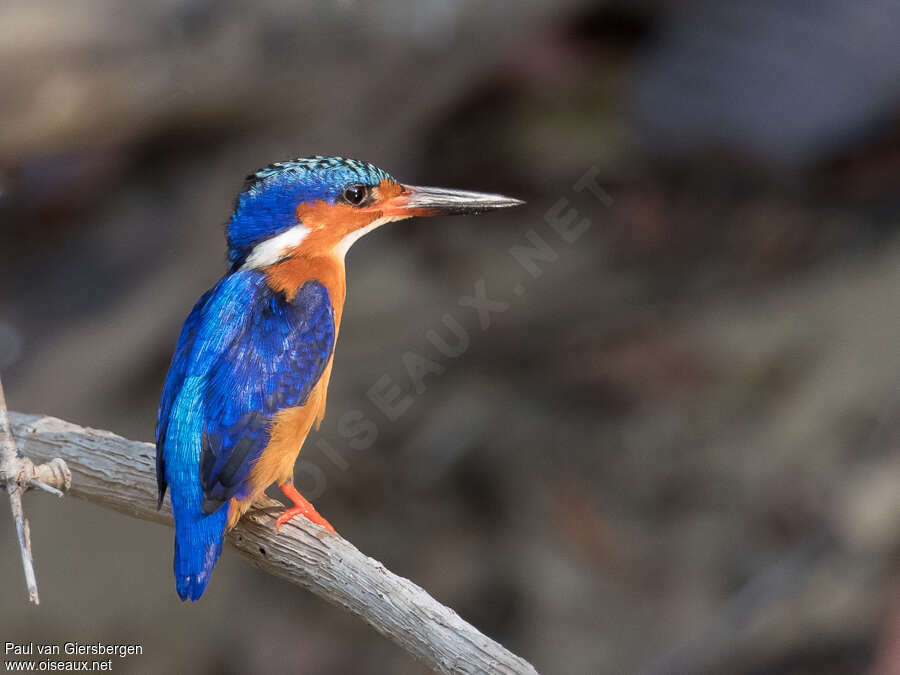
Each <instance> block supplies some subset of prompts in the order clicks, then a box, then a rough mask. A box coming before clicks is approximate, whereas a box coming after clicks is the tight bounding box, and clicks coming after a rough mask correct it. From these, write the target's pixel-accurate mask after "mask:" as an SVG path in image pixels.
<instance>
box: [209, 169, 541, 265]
mask: <svg viewBox="0 0 900 675" xmlns="http://www.w3.org/2000/svg"><path fill="white" fill-rule="evenodd" d="M523 203H524V202H522V201H520V200H518V199H513V198H511V197H504V196H502V195H495V194H488V193H483V192H470V191H468V190H450V189H445V188H432V187H420V186H415V185H404V184H402V183H399V182H398V181H397V180H395V179H394V178H393V177H392V176H391V175H390V174H388V173H387V172H386V171H384V170H382V169H379V168H378V167H377V166H374V165H372V164H369V163H367V162H361V161H359V160H355V159H346V158H343V157H319V156H316V157H305V158H301V159H295V160H291V161H288V162H278V163H276V164H271V165H269V166H267V167H266V168H264V169H260V170H259V171H257V172H256V173H254V174H252V175H250V176H248V177H247V184H246V185H245V188H244V191H243V192H241V194H240V195H239V196H238V198H237V203H236V204H235V209H234V214H233V215H232V217H231V220H230V221H229V223H228V227H227V238H228V258H229V262H230V264H231V270H232V271H237V270H238V269H241V268H260V267H266V266H269V265H274V264H275V263H277V262H280V261H282V260H285V259H287V258H291V257H293V256H297V255H306V256H317V255H329V254H333V255H336V256H338V257H340V258H341V259H343V257H344V255H345V254H346V253H347V250H348V249H349V248H350V246H352V245H353V243H354V242H355V241H356V240H357V239H359V238H360V237H362V236H363V235H364V234H367V233H368V232H371V231H372V230H374V229H375V228H377V227H379V226H381V225H384V224H385V223H389V222H392V221H395V220H403V219H404V218H411V217H413V216H437V215H450V214H464V213H481V212H483V211H490V210H493V209H501V208H506V207H509V206H518V205H519V204H523Z"/></svg>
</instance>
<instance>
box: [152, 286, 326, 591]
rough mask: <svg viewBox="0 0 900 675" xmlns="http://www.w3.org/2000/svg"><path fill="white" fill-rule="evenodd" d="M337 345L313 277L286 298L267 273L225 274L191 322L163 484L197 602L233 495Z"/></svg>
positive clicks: (181, 564) (161, 435)
mask: <svg viewBox="0 0 900 675" xmlns="http://www.w3.org/2000/svg"><path fill="white" fill-rule="evenodd" d="M333 347H334V316H333V310H332V306H331V301H330V298H329V297H328V291H327V289H326V288H325V287H324V286H322V285H321V284H320V283H318V282H317V281H308V282H306V283H305V284H304V285H303V286H302V287H301V289H300V290H299V291H298V292H297V294H296V296H295V297H294V300H293V301H292V302H290V303H288V302H287V301H286V300H285V298H284V296H282V295H280V294H276V293H274V292H273V291H272V290H271V289H270V288H269V286H268V285H267V283H266V279H265V275H264V274H263V273H262V272H259V271H255V270H242V271H239V272H236V273H234V274H231V275H229V276H226V277H225V278H223V279H222V280H221V281H219V283H218V284H216V286H215V287H213V288H212V289H211V290H210V291H209V292H207V293H206V294H205V295H204V296H203V297H202V298H200V300H199V301H198V302H197V304H196V305H195V307H194V309H193V311H192V312H191V314H190V316H188V318H187V321H186V322H185V325H184V328H183V329H182V332H181V337H180V338H179V341H178V346H177V348H176V350H175V356H174V357H173V360H172V365H171V367H170V370H169V374H168V377H167V379H166V386H165V389H164V391H163V395H162V400H161V401H160V409H159V418H158V423H157V433H156V447H157V454H156V457H157V483H158V486H159V501H160V503H162V499H163V496H164V494H165V490H166V487H167V486H170V487H171V490H172V495H171V499H172V510H173V513H174V515H175V528H176V531H175V577H176V587H177V589H178V594H179V596H181V598H182V599H186V598H190V599H192V600H196V599H197V598H199V597H200V595H201V594H202V593H203V591H204V590H205V588H206V585H207V583H208V582H209V574H210V573H211V571H212V568H213V566H214V565H215V563H216V561H217V560H218V557H219V554H220V553H221V548H222V538H223V536H224V529H225V523H226V520H227V515H228V508H227V507H225V508H222V506H223V505H224V504H226V503H227V501H228V499H230V498H231V497H234V496H242V495H244V494H246V493H247V491H248V490H249V486H248V485H247V477H248V475H249V473H250V470H251V468H252V467H253V464H254V463H255V462H256V460H257V459H258V458H259V457H260V455H261V453H262V451H263V449H264V448H265V447H266V445H267V443H268V441H269V422H270V421H271V419H272V417H273V415H275V414H276V413H277V412H278V411H279V410H282V409H284V408H289V407H293V406H299V405H303V403H305V401H306V398H307V396H308V395H309V392H310V391H311V390H312V388H313V387H314V386H315V384H316V382H318V380H319V378H320V377H321V375H322V371H323V370H324V368H325V366H326V364H327V363H328V359H329V358H330V356H331V352H332V349H333Z"/></svg>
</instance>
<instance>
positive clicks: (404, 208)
mask: <svg viewBox="0 0 900 675" xmlns="http://www.w3.org/2000/svg"><path fill="white" fill-rule="evenodd" d="M524 203H525V202H523V201H522V200H521V199H514V198H512V197H504V196H503V195H495V194H489V193H487V192H472V191H470V190H450V189H448V188H437V187H421V186H418V185H404V186H403V192H401V193H400V194H399V195H397V196H396V197H393V198H391V199H390V200H388V201H387V203H385V204H383V205H382V209H383V210H384V214H385V215H390V216H396V217H398V218H403V217H410V216H445V215H461V214H464V213H484V212H485V211H493V210H495V209H505V208H508V207H510V206H520V205H522V204H524Z"/></svg>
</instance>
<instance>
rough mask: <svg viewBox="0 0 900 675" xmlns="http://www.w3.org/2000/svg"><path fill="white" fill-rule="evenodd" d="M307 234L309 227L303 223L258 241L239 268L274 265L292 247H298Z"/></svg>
mask: <svg viewBox="0 0 900 675" xmlns="http://www.w3.org/2000/svg"><path fill="white" fill-rule="evenodd" d="M308 234H309V228H308V227H306V226H304V225H294V227H292V228H291V229H289V230H285V231H284V232H282V233H281V234H278V235H276V236H274V237H272V238H271V239H266V240H265V241H261V242H259V243H258V244H257V245H256V246H254V247H253V250H252V251H251V252H250V255H248V256H247V260H245V261H244V264H243V265H242V266H241V269H245V270H246V269H254V268H257V267H268V266H269V265H274V264H275V263H277V262H278V261H279V260H281V259H282V258H284V256H285V255H286V254H287V253H288V252H289V251H291V250H292V249H294V248H296V247H298V246H299V245H300V244H302V243H303V240H304V239H306V235H308Z"/></svg>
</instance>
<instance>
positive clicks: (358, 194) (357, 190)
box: [344, 183, 369, 206]
mask: <svg viewBox="0 0 900 675" xmlns="http://www.w3.org/2000/svg"><path fill="white" fill-rule="evenodd" d="M368 193H369V188H367V187H366V186H365V185H361V184H360V183H354V184H353V185H348V186H347V187H345V188H344V200H345V201H346V202H347V203H348V204H353V205H354V206H359V205H360V204H362V203H363V200H364V199H365V198H366V196H367V195H368Z"/></svg>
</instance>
